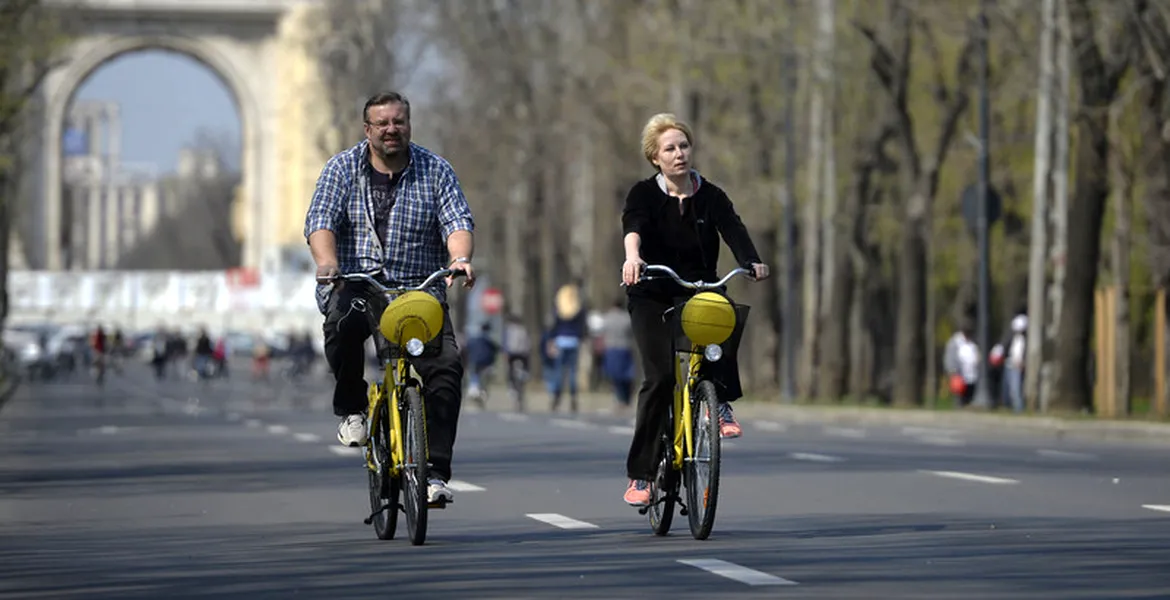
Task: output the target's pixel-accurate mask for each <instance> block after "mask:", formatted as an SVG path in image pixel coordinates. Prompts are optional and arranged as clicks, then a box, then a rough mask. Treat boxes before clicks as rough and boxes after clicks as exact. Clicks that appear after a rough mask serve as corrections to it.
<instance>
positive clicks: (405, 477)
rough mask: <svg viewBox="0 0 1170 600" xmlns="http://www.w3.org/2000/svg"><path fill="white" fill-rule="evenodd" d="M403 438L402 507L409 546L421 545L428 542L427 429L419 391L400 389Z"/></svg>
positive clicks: (411, 388) (412, 388)
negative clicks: (404, 511) (404, 510)
mask: <svg viewBox="0 0 1170 600" xmlns="http://www.w3.org/2000/svg"><path fill="white" fill-rule="evenodd" d="M403 400H404V406H403V408H404V409H405V410H404V411H403V415H402V416H403V420H402V422H403V429H404V431H403V432H402V433H403V438H405V445H406V448H405V450H406V452H405V456H406V464H405V465H403V467H402V472H401V473H402V474H401V479H402V481H401V483H402V491H403V505H404V507H405V509H406V529H407V532H408V533H409V534H410V543H411V544H414V545H415V546H420V545H422V544H423V542H425V541H426V539H427V475H428V473H427V471H428V468H427V428H426V422H427V417H426V409H425V408H424V407H423V401H422V394H421V393H420V392H419V390H418V388H415V387H408V388H406V389H405V390H403Z"/></svg>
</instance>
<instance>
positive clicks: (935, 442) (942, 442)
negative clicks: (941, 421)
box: [918, 435, 967, 447]
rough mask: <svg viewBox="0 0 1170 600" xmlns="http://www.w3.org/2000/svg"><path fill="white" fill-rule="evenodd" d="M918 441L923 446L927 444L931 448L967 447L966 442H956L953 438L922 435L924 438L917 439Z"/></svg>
mask: <svg viewBox="0 0 1170 600" xmlns="http://www.w3.org/2000/svg"><path fill="white" fill-rule="evenodd" d="M918 441H919V442H921V443H923V444H929V445H931V446H950V447H955V446H966V445H967V442H964V441H963V440H957V439H955V438H952V437H946V436H943V435H924V436H922V437H920V438H918Z"/></svg>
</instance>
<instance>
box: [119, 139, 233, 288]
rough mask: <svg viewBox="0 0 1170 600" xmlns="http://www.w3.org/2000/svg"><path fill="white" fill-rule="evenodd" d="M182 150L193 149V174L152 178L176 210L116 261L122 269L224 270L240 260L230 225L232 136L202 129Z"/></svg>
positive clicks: (231, 204)
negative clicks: (194, 166) (195, 164)
mask: <svg viewBox="0 0 1170 600" xmlns="http://www.w3.org/2000/svg"><path fill="white" fill-rule="evenodd" d="M187 149H188V150H189V151H191V152H192V153H193V154H194V157H195V159H196V161H197V166H196V169H195V172H194V173H190V174H183V175H174V176H170V177H166V178H164V179H162V180H161V181H159V182H157V184H156V185H158V186H159V187H160V189H159V192H160V194H161V195H163V196H164V197H168V196H169V201H171V202H173V203H174V206H175V207H176V208H177V210H176V212H174V213H173V214H170V215H168V216H166V217H164V218H162V219H161V220H160V221H159V222H158V224H157V226H156V227H155V229H154V230H153V231H151V232H149V233H148V234H147V235H146V237H144V238H143V239H142V240H140V241H139V242H138V243H137V244H136V245H135V246H134V247H133V248H130V249H129V250H128V251H127V252H126V253H125V254H124V255H123V256H122V257H121V258H120V259H119V261H118V267H119V268H122V269H193V270H202V269H225V268H228V267H233V266H236V265H238V264H240V258H241V245H240V240H238V239H236V237H235V233H234V231H233V228H232V206H233V203H234V201H235V198H236V192H237V190H238V186H239V184H240V174H239V172H237V171H235V170H234V169H233V168H232V167H231V164H232V162H233V161H232V160H231V158H230V157H231V155H232V154H237V153H238V150H237V149H236V145H235V143H234V139H232V136H229V135H227V134H224V133H216V132H210V131H205V130H201V131H198V132H196V134H195V137H194V139H193V140H192V142H191V143H190V144H189V145H188V147H187Z"/></svg>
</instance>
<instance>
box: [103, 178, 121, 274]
mask: <svg viewBox="0 0 1170 600" xmlns="http://www.w3.org/2000/svg"><path fill="white" fill-rule="evenodd" d="M103 189H104V190H105V197H106V206H105V208H106V215H105V216H106V219H105V220H106V227H105V229H106V236H105V238H106V239H105V260H103V261H102V263H103V264H102V267H103V268H106V269H112V268H113V267H114V265H115V264H116V263H117V262H118V258H119V256H120V254H121V252H120V250H121V239H120V238H121V236H120V235H119V234H120V233H121V231H120V229H121V228H120V227H119V225H121V223H120V219H119V217H121V214H122V210H121V208H122V207H121V204H122V203H121V200H122V198H121V197H120V196H119V195H118V188H117V187H116V186H114V185H112V184H108V183H107V184H106V185H105V186H103Z"/></svg>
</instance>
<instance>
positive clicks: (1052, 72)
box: [1024, 0, 1056, 410]
mask: <svg viewBox="0 0 1170 600" xmlns="http://www.w3.org/2000/svg"><path fill="white" fill-rule="evenodd" d="M1043 22H1044V25H1043V31H1042V32H1041V34H1040V35H1041V37H1040V85H1039V90H1038V91H1037V95H1036V151H1035V153H1034V155H1035V158H1034V165H1033V167H1032V237H1031V240H1030V248H1029V256H1028V339H1029V340H1032V341H1033V343H1031V344H1028V347H1027V361H1026V366H1025V368H1024V398H1026V399H1027V402H1028V404H1029V406H1030V407H1031V408H1032V409H1033V410H1035V409H1036V407H1037V404H1036V402H1037V400H1038V399H1039V397H1040V366H1041V364H1042V363H1043V361H1044V354H1043V349H1044V343H1043V339H1044V335H1045V329H1046V328H1045V326H1044V325H1045V323H1047V321H1046V319H1045V316H1046V313H1047V312H1048V311H1047V310H1045V309H1046V306H1045V302H1044V290H1045V287H1046V284H1047V279H1048V278H1047V269H1046V268H1045V266H1046V263H1045V260H1044V259H1045V258H1046V256H1047V255H1048V203H1049V202H1050V198H1049V190H1050V189H1051V187H1050V183H1051V182H1050V179H1051V177H1052V142H1053V122H1052V103H1053V102H1052V101H1053V94H1054V91H1055V79H1056V64H1055V56H1054V49H1053V46H1054V44H1055V38H1056V0H1044V7H1043Z"/></svg>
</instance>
